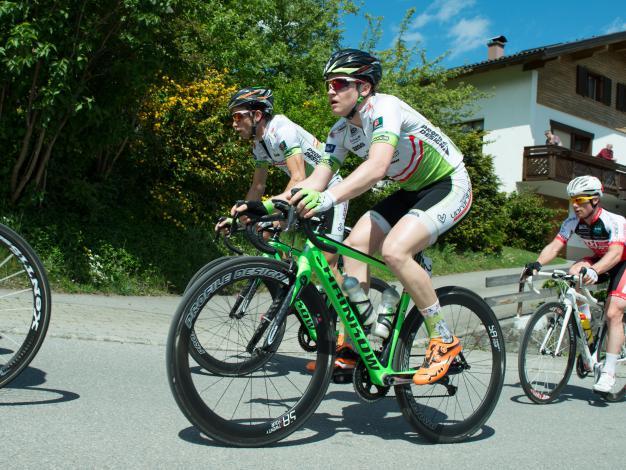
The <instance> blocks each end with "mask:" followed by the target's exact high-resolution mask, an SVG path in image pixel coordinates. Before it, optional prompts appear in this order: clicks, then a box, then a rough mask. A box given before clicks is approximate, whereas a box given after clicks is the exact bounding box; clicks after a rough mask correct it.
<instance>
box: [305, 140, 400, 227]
mask: <svg viewBox="0 0 626 470" xmlns="http://www.w3.org/2000/svg"><path fill="white" fill-rule="evenodd" d="M393 152H394V147H393V146H392V145H390V144H386V143H382V142H379V143H375V144H372V147H371V148H370V151H369V156H368V159H367V160H365V161H364V162H363V163H361V164H360V165H359V166H358V167H356V169H355V170H354V171H353V172H352V173H350V175H348V177H346V179H344V180H343V181H342V182H341V183H338V184H336V185H335V186H333V187H332V188H331V189H328V190H327V191H328V192H330V193H331V194H332V195H333V197H334V198H335V200H336V202H337V203H340V202H344V201H348V200H350V199H352V198H354V197H356V196H359V195H361V194H363V193H364V192H365V191H367V190H368V189H370V188H371V187H372V186H374V185H375V184H376V183H378V182H379V181H380V180H381V179H383V178H384V177H385V174H386V173H387V169H388V168H389V164H390V163H391V159H392V157H393ZM321 166H322V165H318V168H319V167H321ZM329 171H330V170H329ZM304 187H307V186H304ZM314 189H317V188H314ZM300 197H301V196H300ZM300 197H299V196H298V195H296V196H295V200H296V201H297V200H299V199H300ZM298 210H299V211H301V212H300V213H301V214H302V215H303V216H304V217H311V216H312V215H313V214H314V211H306V210H305V209H304V208H303V207H298Z"/></svg>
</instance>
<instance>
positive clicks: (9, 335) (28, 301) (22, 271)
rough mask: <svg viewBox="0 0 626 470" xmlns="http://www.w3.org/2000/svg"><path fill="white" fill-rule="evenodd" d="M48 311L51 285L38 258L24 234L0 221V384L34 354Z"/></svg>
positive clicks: (29, 360)
mask: <svg viewBox="0 0 626 470" xmlns="http://www.w3.org/2000/svg"><path fill="white" fill-rule="evenodd" d="M50 311H51V294H50V286H49V284H48V277H47V275H46V271H45V269H44V267H43V264H42V263H41V260H40V259H39V257H38V256H37V254H36V253H35V251H34V250H33V249H32V247H31V246H30V245H29V244H28V243H27V242H26V240H24V238H22V237H21V236H20V235H18V234H17V233H16V232H15V231H14V230H12V229H10V228H9V227H7V226H6V225H2V224H0V313H1V314H2V315H1V316H2V324H1V325H0V388H2V387H4V386H5V385H7V384H8V383H9V382H11V381H12V380H13V379H15V377H17V376H18V374H19V373H20V372H22V371H23V370H24V369H25V368H26V367H27V366H28V365H29V364H30V362H31V361H32V360H33V358H34V357H35V356H36V354H37V352H38V351H39V349H40V348H41V345H42V343H43V340H44V338H45V337H46V332H47V331H48V324H49V323H50V313H51V312H50Z"/></svg>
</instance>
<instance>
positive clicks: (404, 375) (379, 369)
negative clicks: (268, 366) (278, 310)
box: [291, 237, 415, 386]
mask: <svg viewBox="0 0 626 470" xmlns="http://www.w3.org/2000/svg"><path fill="white" fill-rule="evenodd" d="M320 238H323V240H324V243H326V244H328V245H331V246H333V247H335V248H336V249H337V253H338V254H340V255H344V256H347V257H350V258H354V259H356V260H358V261H361V262H364V263H367V264H369V265H371V266H375V267H378V268H380V269H382V270H384V271H385V272H387V273H389V274H391V271H390V270H389V268H388V267H387V266H386V265H385V264H384V263H383V262H382V261H380V260H377V259H376V258H373V257H371V256H368V255H366V254H365V253H362V252H360V251H357V250H354V249H352V248H350V247H348V246H347V245H344V244H342V243H339V242H336V241H334V240H332V239H330V238H326V237H320ZM297 265H298V270H297V275H296V280H295V289H294V290H293V294H292V298H291V303H292V304H293V303H295V302H297V296H298V293H299V292H300V291H301V289H302V288H303V287H304V286H305V285H306V284H308V283H309V282H310V281H311V277H312V274H313V273H314V274H315V275H317V277H318V278H319V280H320V282H321V284H322V287H323V289H324V291H325V292H326V294H327V295H328V299H329V300H330V303H331V304H332V306H333V307H334V308H335V311H336V312H337V314H338V315H339V318H341V321H342V323H343V324H344V326H345V327H346V332H347V334H348V335H349V336H350V338H351V339H352V344H353V345H354V347H355V350H356V351H357V353H358V354H359V356H360V357H361V359H362V360H363V362H364V364H365V367H366V368H367V370H368V371H369V373H370V379H371V381H372V383H373V384H374V385H381V386H388V385H389V383H387V382H385V378H388V377H390V376H394V378H396V379H399V380H398V383H399V382H400V381H403V382H404V381H405V380H406V379H410V378H411V377H412V376H413V374H415V370H408V371H395V370H394V369H393V368H392V367H391V366H390V365H389V363H390V362H391V360H390V359H391V358H393V357H394V353H395V350H396V347H397V343H398V338H399V335H400V330H401V329H402V325H403V323H404V319H405V313H406V310H407V308H408V306H409V302H410V301H411V298H410V296H409V295H408V294H407V293H406V292H405V291H404V290H403V292H402V295H401V297H400V303H399V306H398V309H397V315H396V323H395V327H394V329H393V332H392V335H391V337H390V339H388V340H387V341H388V342H390V344H388V345H387V348H388V350H386V353H387V354H386V357H387V358H388V359H387V361H386V362H387V364H386V365H384V364H382V363H381V362H380V361H379V359H378V357H376V354H375V353H374V351H373V350H372V348H371V346H370V343H369V341H368V339H367V336H366V334H365V332H364V331H363V327H362V326H361V324H360V322H359V320H358V318H359V315H358V312H357V311H355V310H354V308H353V307H352V306H351V305H350V302H349V301H348V299H347V298H346V296H345V295H344V294H343V292H342V290H341V288H340V287H339V285H338V284H337V280H336V279H335V276H334V274H333V272H332V269H331V268H330V265H329V264H328V262H327V261H326V258H325V257H324V254H323V252H322V250H320V249H319V248H318V247H316V246H315V245H314V244H313V242H311V241H310V240H307V242H306V244H305V246H304V249H303V250H302V251H301V253H300V255H299V256H298V258H297ZM299 312H300V311H299ZM307 313H308V312H307ZM403 379H405V380H403Z"/></svg>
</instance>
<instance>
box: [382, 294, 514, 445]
mask: <svg viewBox="0 0 626 470" xmlns="http://www.w3.org/2000/svg"><path fill="white" fill-rule="evenodd" d="M436 292H437V297H438V298H439V303H440V304H441V307H442V314H443V316H444V318H445V320H446V322H447V323H448V325H449V326H450V328H451V330H452V331H453V332H454V334H455V335H456V336H457V337H459V339H460V340H461V344H462V345H463V350H462V352H461V354H460V355H459V356H457V358H455V360H454V361H453V363H452V364H451V365H450V369H449V371H448V374H446V376H445V377H444V378H443V379H441V380H439V381H437V382H435V383H434V384H430V385H420V386H416V385H413V384H402V385H396V386H395V387H394V388H395V393H396V398H397V400H398V404H399V405H400V409H401V410H402V414H403V415H404V417H405V418H406V419H407V420H408V422H409V424H410V425H411V426H412V427H413V428H414V429H415V430H416V431H417V432H418V433H419V434H420V435H422V436H423V437H424V438H426V439H427V440H429V441H431V442H435V443H440V442H441V443H452V442H460V441H462V440H464V439H466V438H468V437H470V436H471V435H473V434H474V433H475V432H477V431H478V430H479V428H480V427H481V426H482V425H483V424H484V423H485V421H487V419H488V418H489V416H491V413H492V412H493V409H494V407H495V406H496V403H497V401H498V398H499V396H500V392H501V390H502V385H503V382H504V373H505V364H506V354H505V347H504V337H503V335H502V330H501V329H500V325H499V323H498V320H497V318H496V316H495V314H494V313H493V311H492V310H491V308H490V307H489V306H488V305H487V304H486V303H485V301H484V300H483V299H482V298H480V297H479V296H478V295H476V294H475V293H473V292H471V291H469V290H467V289H464V288H461V287H453V286H450V287H442V288H440V289H437V291H436ZM422 326H424V327H423V328H422ZM427 344H428V333H427V331H426V327H425V324H424V318H423V316H422V315H421V314H420V312H419V311H418V310H417V308H415V307H413V309H411V311H410V312H409V315H408V316H407V318H406V320H405V323H404V325H403V326H402V330H401V331H400V337H399V343H398V349H397V351H396V354H395V355H394V361H393V367H394V369H395V370H409V369H410V367H411V366H413V367H415V366H418V365H419V363H420V362H421V360H423V358H424V354H425V349H426V345H427ZM463 361H465V362H466V364H467V365H468V366H469V367H464V366H463ZM446 381H447V382H448V383H447V384H446Z"/></svg>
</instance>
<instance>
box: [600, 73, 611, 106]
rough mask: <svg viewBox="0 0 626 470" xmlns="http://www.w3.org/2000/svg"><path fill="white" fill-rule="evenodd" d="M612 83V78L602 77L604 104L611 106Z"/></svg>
mask: <svg viewBox="0 0 626 470" xmlns="http://www.w3.org/2000/svg"><path fill="white" fill-rule="evenodd" d="M612 84H613V83H612V82H611V79H610V78H607V77H602V102H603V103H604V104H606V105H607V106H611V85H612Z"/></svg>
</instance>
